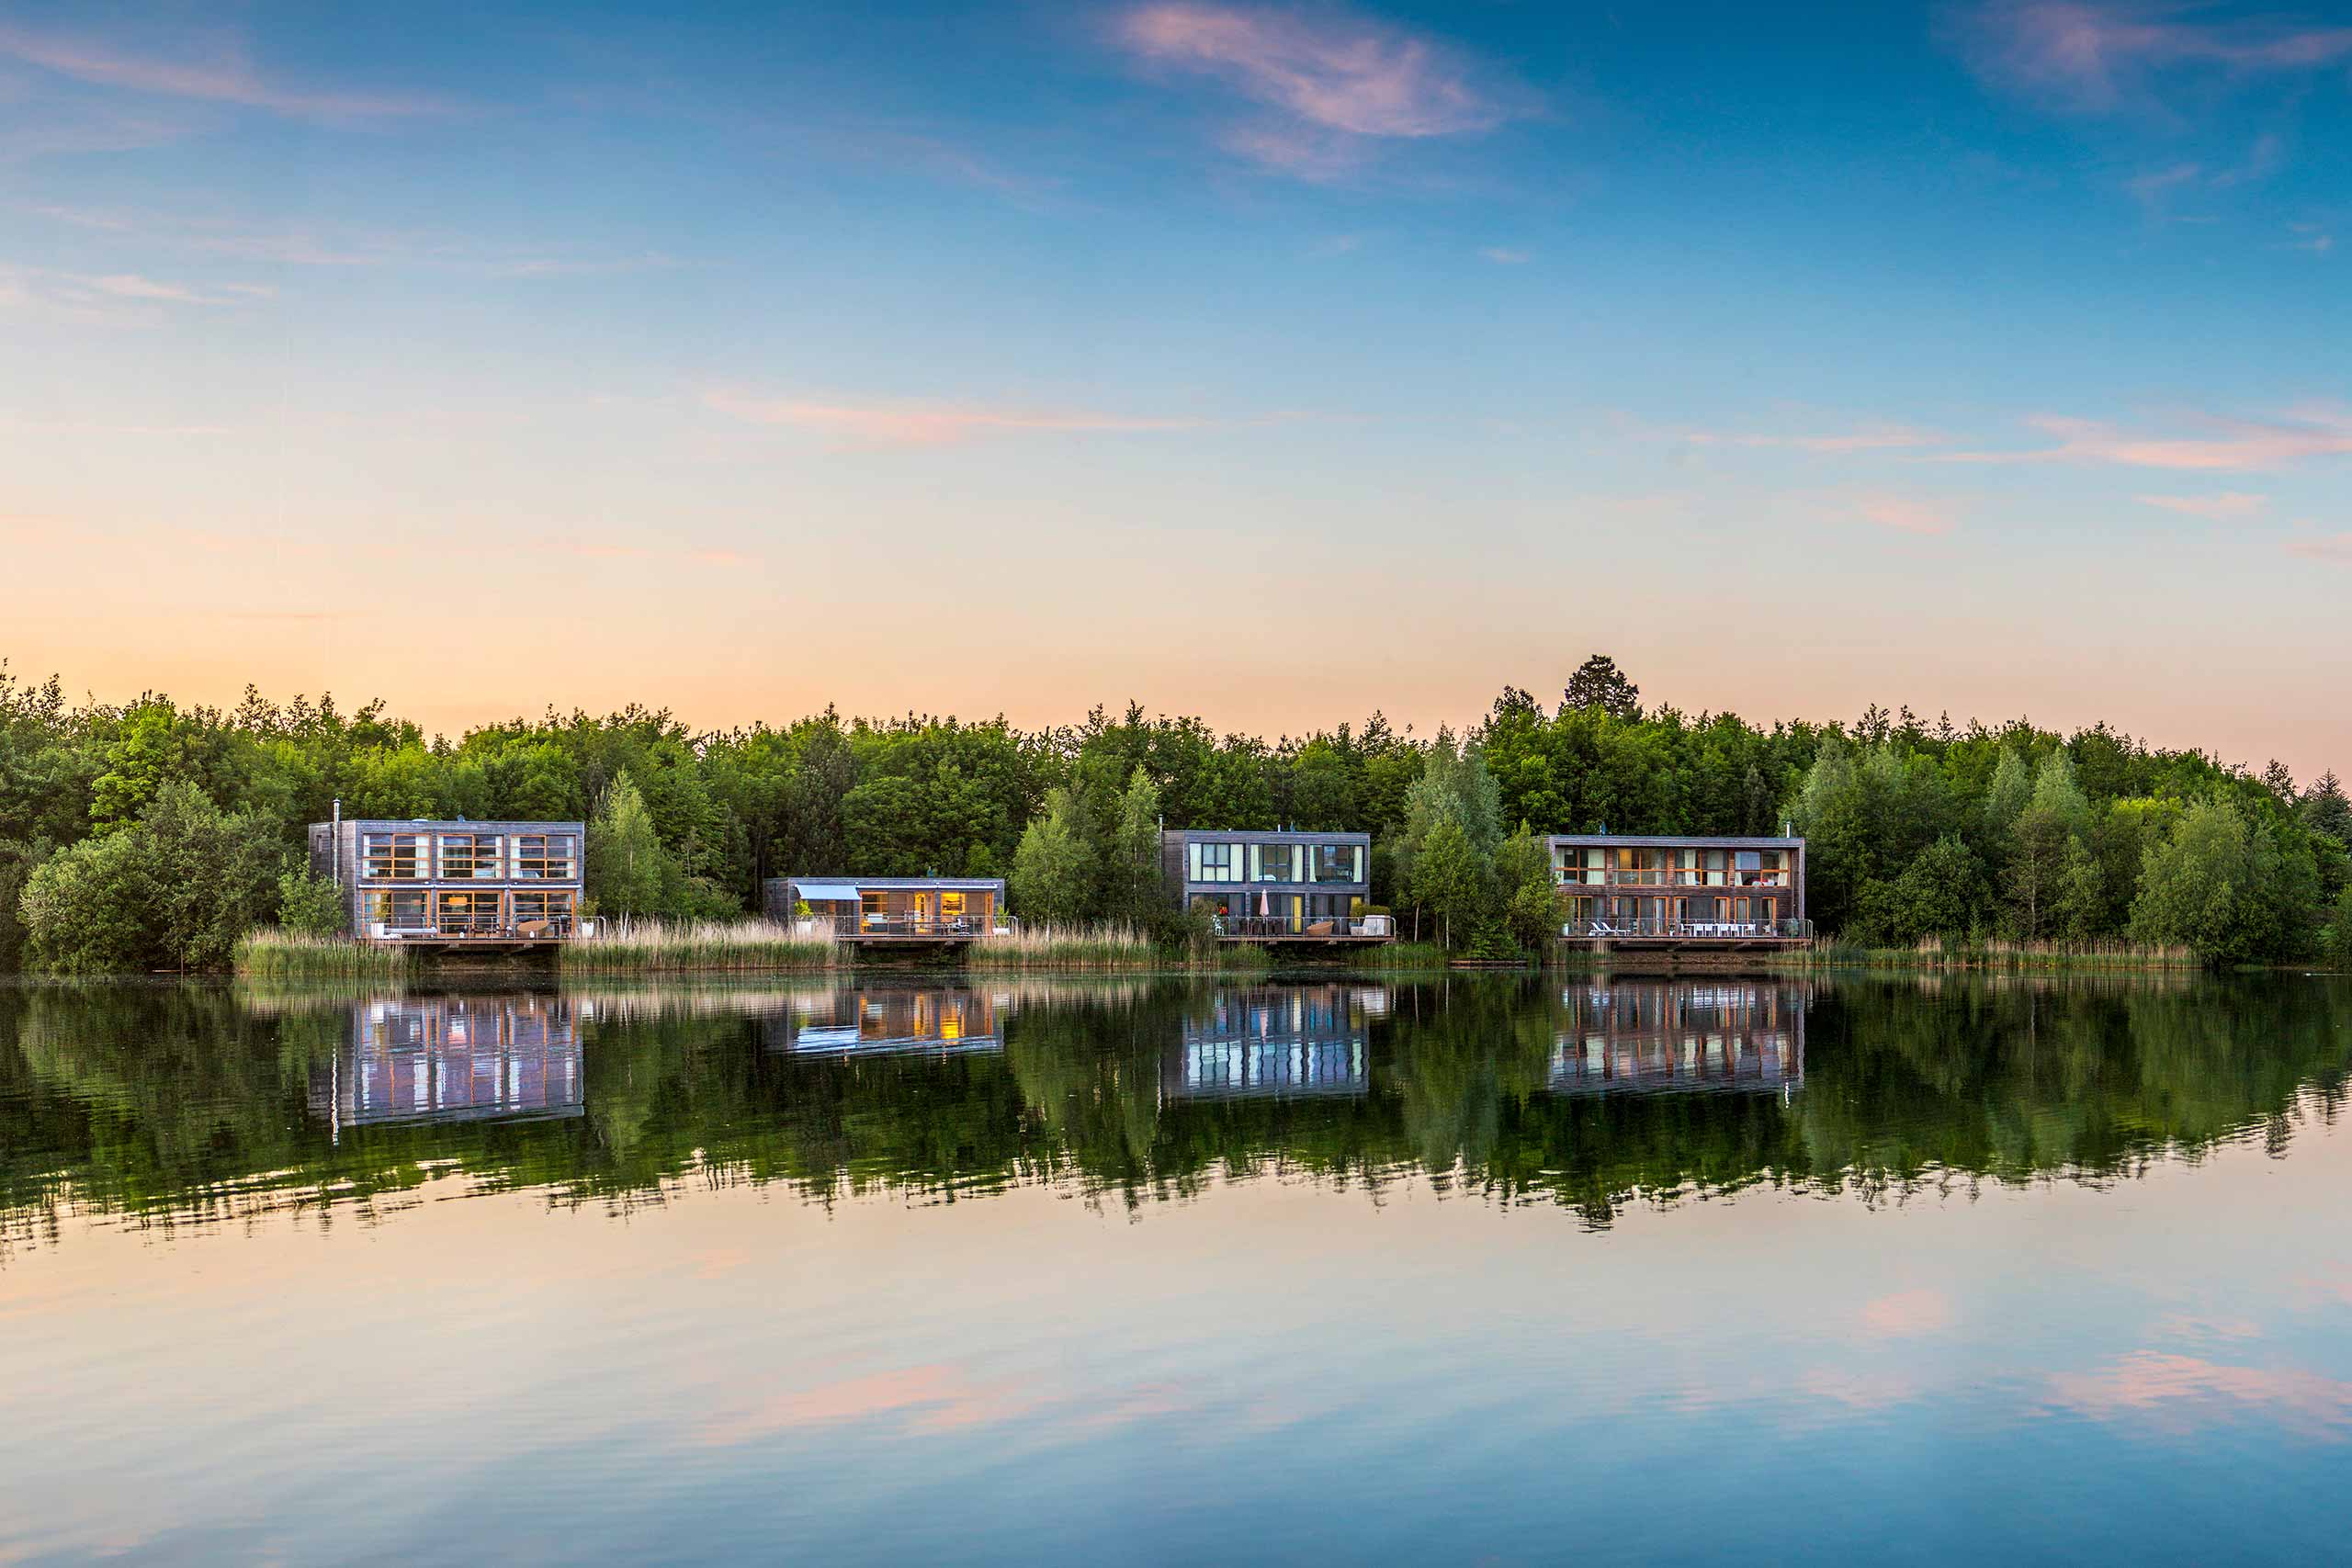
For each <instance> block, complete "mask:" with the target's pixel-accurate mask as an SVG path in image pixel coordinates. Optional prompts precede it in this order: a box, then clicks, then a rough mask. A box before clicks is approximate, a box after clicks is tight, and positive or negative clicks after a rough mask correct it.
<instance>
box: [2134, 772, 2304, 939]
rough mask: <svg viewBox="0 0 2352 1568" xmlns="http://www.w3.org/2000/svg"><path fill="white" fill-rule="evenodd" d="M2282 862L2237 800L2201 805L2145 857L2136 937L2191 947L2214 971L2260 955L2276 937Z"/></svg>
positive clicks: (2186, 813)
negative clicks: (2273, 923)
mask: <svg viewBox="0 0 2352 1568" xmlns="http://www.w3.org/2000/svg"><path fill="white" fill-rule="evenodd" d="M2277 859H2278V857H2277V853H2276V852H2275V851H2274V850H2273V849H2272V848H2271V847H2270V845H2269V842H2268V840H2267V835H2265V834H2263V833H2261V832H2259V831H2258V830H2257V829H2256V828H2255V826H2254V824H2253V823H2251V822H2250V821H2248V820H2247V818H2246V816H2245V812H2244V811H2243V810H2241V809H2240V808H2239V807H2238V805H2237V803H2236V802H2235V801H2233V800H2231V799H2229V798H2228V797H2226V796H2220V795H2216V796H2211V797H2209V798H2207V799H2204V800H2199V801H2197V802H2195V803H2194V804H2192V805H2191V806H2190V807H2188V810H2186V811H2184V812H2183V813H2182V814H2181V818H2180V822H2179V825H2178V826H2177V827H2176V828H2175V829H2173V831H2172V836H2171V837H2170V838H2169V839H2167V840H2165V842H2164V843H2163V844H2161V845H2159V846H2157V847H2156V848H2154V850H2152V851H2150V852H2148V854H2147V856H2146V857H2145V861H2144V863H2143V868H2142V871H2141V873H2140V896H2139V897H2138V898H2136V899H2135V900H2133V902H2132V906H2131V934H2132V935H2133V936H2134V937H2136V938H2138V939H2139V940H2140V941H2142V942H2166V943H2174V944H2177V945H2180V946H2185V947H2188V948H2190V949H2192V950H2193V951H2194V952H2195V953H2197V955H2198V956H2199V957H2200V958H2202V959H2204V960H2205V961H2206V962H2207V963H2209V964H2240V963H2246V962H2249V961H2251V960H2253V959H2256V958H2257V957H2260V956H2262V955H2263V953H2265V951H2266V950H2267V948H2269V947H2270V946H2272V945H2273V941H2274V935H2275V933H2273V932H2272V931H2270V930H2269V929H2268V923H2267V920H2266V918H2265V917H2266V914H2267V905H2268V903H2269V901H2270V899H2271V897H2272V896H2273V894H2274V891H2275V888H2274V886H2273V885H2274V884H2275V883H2276V881H2277V879H2278V863H2277Z"/></svg>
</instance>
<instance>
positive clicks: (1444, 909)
mask: <svg viewBox="0 0 2352 1568" xmlns="http://www.w3.org/2000/svg"><path fill="white" fill-rule="evenodd" d="M1489 864H1490V863H1489V862H1488V861H1487V859H1486V858H1485V857H1483V856H1481V855H1480V854H1479V853H1478V852H1477V848H1476V846H1475V845H1474V844H1472V843H1471V841H1470V835H1469V833H1468V831H1467V830H1466V829H1464V827H1463V825H1462V823H1461V822H1460V821H1459V820H1457V819H1456V818H1452V817H1447V818H1442V820H1440V821H1439V823H1438V824H1437V826H1436V827H1435V828H1433V829H1430V836H1429V839H1428V840H1427V842H1426V843H1425V844H1424V845H1423V846H1422V849H1421V852H1420V854H1419V857H1418V858H1417V859H1416V861H1415V862H1414V869H1413V897H1414V900H1415V902H1417V903H1420V904H1425V905H1427V906H1429V908H1430V912H1431V913H1433V914H1434V915H1435V916H1436V917H1437V919H1438V922H1439V924H1438V930H1439V933H1440V934H1439V938H1438V940H1439V941H1440V942H1442V943H1443V944H1444V945H1445V946H1447V947H1449V948H1450V947H1452V946H1453V937H1454V928H1455V926H1456V923H1457V922H1459V923H1460V924H1461V926H1462V928H1463V933H1464V935H1468V934H1469V933H1470V931H1471V930H1472V929H1473V928H1474V927H1475V926H1476V923H1477V921H1478V920H1479V919H1480V917H1481V916H1482V915H1484V914H1485V912H1486V908H1487V901H1488V900H1487V890H1488V886H1489V882H1490V877H1489V874H1488V868H1489Z"/></svg>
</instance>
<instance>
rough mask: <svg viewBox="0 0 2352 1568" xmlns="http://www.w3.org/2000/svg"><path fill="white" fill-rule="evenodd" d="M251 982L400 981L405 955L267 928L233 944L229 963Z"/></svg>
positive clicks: (347, 939) (344, 938) (405, 973)
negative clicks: (233, 948) (233, 953)
mask: <svg viewBox="0 0 2352 1568" xmlns="http://www.w3.org/2000/svg"><path fill="white" fill-rule="evenodd" d="M232 962H233V963H234V964H235V966H236V971H237V973H238V974H239V975H242V976H244V977H245V978H247V979H251V980H404V979H406V978H407V977H408V972H409V964H408V954H407V953H403V952H401V950H400V949H399V948H397V947H387V946H385V945H383V944H382V943H379V942H358V941H355V940H354V939H352V938H350V937H347V936H306V935H304V934H302V933H301V932H300V931H281V930H279V929H277V927H275V926H265V927H262V928H261V929H259V930H257V931H249V932H247V933H246V935H245V939H244V940H243V942H239V943H237V951H236V953H235V956H234V958H233V960H232Z"/></svg>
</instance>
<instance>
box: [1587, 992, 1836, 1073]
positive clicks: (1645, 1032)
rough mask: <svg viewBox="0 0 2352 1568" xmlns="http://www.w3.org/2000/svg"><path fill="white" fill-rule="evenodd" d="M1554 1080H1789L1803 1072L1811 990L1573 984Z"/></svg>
mask: <svg viewBox="0 0 2352 1568" xmlns="http://www.w3.org/2000/svg"><path fill="white" fill-rule="evenodd" d="M1560 1001H1561V1005H1562V1007H1563V1008H1565V1009H1566V1013H1567V1021H1566V1024H1565V1025H1564V1026H1563V1027H1562V1029H1561V1031H1560V1033H1559V1036H1558V1040H1557V1043H1556V1044H1555V1046H1554V1048H1553V1053H1552V1079H1551V1087H1552V1088H1553V1089H1554V1090H1555V1091H1556V1092H1560V1093H1568V1094H1589V1093H1594V1092H1600V1091H1609V1090H1621V1089H1634V1090H1649V1089H1775V1090H1780V1089H1792V1088H1795V1087H1797V1086H1798V1085H1801V1084H1802V1083H1803V1082H1804V995H1803V993H1802V992H1800V991H1798V990H1797V989H1796V988H1795V987H1789V986H1774V985H1762V984H1755V983H1746V984H1743V983H1740V982H1737V981H1707V980H1617V981H1612V982H1610V983H1608V984H1600V985H1580V986H1572V987H1569V988H1568V990H1567V992H1566V994H1565V995H1564V996H1562V998H1560Z"/></svg>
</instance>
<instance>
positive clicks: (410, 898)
mask: <svg viewBox="0 0 2352 1568" xmlns="http://www.w3.org/2000/svg"><path fill="white" fill-rule="evenodd" d="M364 908H366V910H367V915H368V924H369V925H370V926H382V927H384V928H385V929H387V930H388V931H422V930H424V889H423V888H422V887H419V888H413V889H408V890H403V891H401V892H385V893H370V894H369V895H368V902H367V904H366V905H365V906H364Z"/></svg>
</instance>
